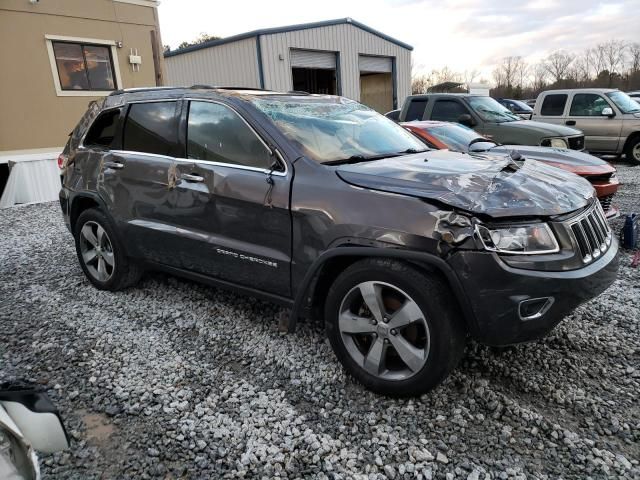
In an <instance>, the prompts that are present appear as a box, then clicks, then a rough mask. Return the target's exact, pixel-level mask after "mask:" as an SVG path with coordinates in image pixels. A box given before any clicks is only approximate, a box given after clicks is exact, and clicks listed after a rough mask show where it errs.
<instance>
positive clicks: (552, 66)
mask: <svg viewBox="0 0 640 480" xmlns="http://www.w3.org/2000/svg"><path fill="white" fill-rule="evenodd" d="M573 59H574V57H573V55H572V54H570V53H567V52H565V51H563V50H557V51H555V52H553V53H551V54H549V55H548V56H547V58H546V59H545V60H544V65H545V68H546V70H547V73H548V74H549V75H550V76H551V79H552V80H553V81H554V82H555V83H558V82H560V81H561V80H563V79H565V78H566V77H567V73H568V71H569V66H570V65H571V63H572V62H573Z"/></svg>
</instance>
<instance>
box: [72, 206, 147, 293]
mask: <svg viewBox="0 0 640 480" xmlns="http://www.w3.org/2000/svg"><path fill="white" fill-rule="evenodd" d="M74 237H75V240H76V253H77V255H78V261H79V262H80V266H81V267H82V270H83V271H84V274H85V275H86V276H87V278H88V279H89V281H90V282H91V283H92V284H93V285H94V286H95V287H96V288H98V289H100V290H110V291H116V290H121V289H123V288H126V287H129V286H132V285H134V284H135V283H137V282H138V280H140V277H141V276H142V269H141V268H140V267H139V266H138V265H136V264H135V263H133V262H132V261H131V260H130V259H129V258H127V256H126V255H125V252H124V248H123V247H122V244H121V243H120V240H119V238H118V236H117V235H116V232H115V230H114V229H113V227H112V226H111V222H109V220H108V219H107V217H106V216H105V215H104V214H103V213H102V212H101V211H100V210H97V209H94V208H90V209H88V210H85V211H84V212H82V213H81V214H80V216H79V217H78V220H77V221H76V224H75V226H74Z"/></svg>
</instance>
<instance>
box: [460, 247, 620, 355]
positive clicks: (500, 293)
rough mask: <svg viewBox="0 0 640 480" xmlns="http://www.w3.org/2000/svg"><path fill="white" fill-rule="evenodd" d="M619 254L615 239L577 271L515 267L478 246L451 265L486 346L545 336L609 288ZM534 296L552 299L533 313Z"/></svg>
mask: <svg viewBox="0 0 640 480" xmlns="http://www.w3.org/2000/svg"><path fill="white" fill-rule="evenodd" d="M617 254H618V242H617V241H616V239H615V238H614V239H613V241H612V244H611V246H610V247H609V250H608V251H607V252H606V253H605V254H604V255H603V256H602V258H600V259H599V260H597V261H595V262H593V263H592V264H589V265H587V266H585V267H583V268H581V269H579V270H571V271H566V272H541V271H535V270H523V269H517V268H512V267H509V266H508V265H506V264H505V263H504V262H503V261H502V260H500V257H499V256H498V255H497V254H494V253H489V252H478V251H460V252H458V253H456V254H454V255H453V256H452V257H451V259H450V260H449V264H450V265H451V267H452V268H453V270H454V271H455V272H457V274H458V278H459V280H460V283H461V284H462V288H463V290H464V292H465V294H466V296H467V300H468V302H469V304H470V307H471V310H472V311H473V314H474V315H473V316H474V317H475V325H471V326H470V327H471V333H472V335H473V337H474V338H475V340H477V341H479V342H481V343H484V344H487V345H495V346H503V345H511V344H515V343H522V342H527V341H531V340H535V339H537V338H540V337H543V336H544V335H546V334H547V333H548V332H549V331H551V330H552V329H553V328H554V327H555V326H556V325H557V324H558V323H559V322H560V321H561V320H562V319H563V318H564V317H565V316H566V315H567V314H569V313H570V312H571V311H573V310H574V309H575V308H576V307H577V306H578V305H580V304H581V303H584V302H586V301H587V300H590V299H592V298H594V297H596V296H597V295H599V294H600V293H602V292H603V291H604V290H606V289H607V288H608V287H609V286H610V285H611V284H612V283H613V282H614V280H615V279H616V275H617V271H618V255H617ZM533 299H551V300H549V301H548V302H544V301H540V302H539V303H540V306H541V307H544V308H541V309H540V311H539V312H537V311H534V312H531V311H530V308H531V306H532V305H533V306H534V307H535V306H536V305H537V303H536V302H537V300H536V301H534V300H533ZM523 302H524V303H523ZM530 313H534V314H533V315H529V314H530ZM537 313H539V315H538V314H537Z"/></svg>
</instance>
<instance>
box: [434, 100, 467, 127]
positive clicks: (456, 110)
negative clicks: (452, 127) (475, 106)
mask: <svg viewBox="0 0 640 480" xmlns="http://www.w3.org/2000/svg"><path fill="white" fill-rule="evenodd" d="M465 113H469V112H467V109H466V108H465V107H464V106H463V105H462V104H461V103H460V102H458V101H457V100H438V101H437V102H436V103H435V105H434V106H433V110H432V111H431V120H441V121H443V122H457V121H458V119H459V118H460V115H464V114H465Z"/></svg>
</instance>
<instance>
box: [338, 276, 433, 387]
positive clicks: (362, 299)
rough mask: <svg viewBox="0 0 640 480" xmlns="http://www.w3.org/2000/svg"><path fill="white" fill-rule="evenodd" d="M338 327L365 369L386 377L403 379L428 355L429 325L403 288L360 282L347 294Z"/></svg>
mask: <svg viewBox="0 0 640 480" xmlns="http://www.w3.org/2000/svg"><path fill="white" fill-rule="evenodd" d="M338 324H339V325H338V328H339V330H340V335H341V338H342V341H343V343H344V346H345V348H346V350H347V352H348V353H349V355H350V356H351V357H352V358H353V360H354V361H355V362H356V363H357V364H358V365H360V366H361V367H362V368H363V369H364V370H365V371H367V372H368V373H369V374H371V375H375V376H376V377H379V378H383V379H386V380H405V379H407V378H410V377H412V376H413V375H415V374H417V373H418V372H419V371H420V370H422V368H423V367H424V365H425V363H426V361H427V358H428V356H429V349H430V338H429V326H428V324H427V321H426V318H425V315H424V314H423V313H422V310H421V309H420V307H419V306H418V304H417V303H416V302H415V301H414V300H413V299H412V298H411V297H410V296H409V295H408V294H407V293H406V292H404V291H403V290H401V289H400V288H398V287H396V286H394V285H391V284H388V283H384V282H362V283H359V284H358V285H356V286H355V287H354V288H352V289H351V290H350V291H349V292H348V293H347V294H346V295H345V297H344V298H343V300H342V303H341V305H340V310H339V313H338Z"/></svg>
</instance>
